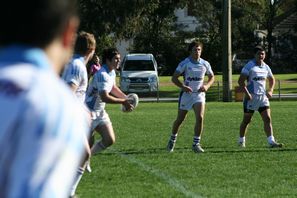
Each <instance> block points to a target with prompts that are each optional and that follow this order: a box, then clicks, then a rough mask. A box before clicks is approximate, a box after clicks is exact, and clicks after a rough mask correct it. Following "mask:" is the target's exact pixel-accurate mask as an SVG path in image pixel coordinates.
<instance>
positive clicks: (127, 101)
mask: <svg viewBox="0 0 297 198" xmlns="http://www.w3.org/2000/svg"><path fill="white" fill-rule="evenodd" d="M123 105H124V106H125V108H126V109H127V111H133V109H134V107H133V105H132V104H131V103H130V102H129V99H126V100H125V101H124V103H123Z"/></svg>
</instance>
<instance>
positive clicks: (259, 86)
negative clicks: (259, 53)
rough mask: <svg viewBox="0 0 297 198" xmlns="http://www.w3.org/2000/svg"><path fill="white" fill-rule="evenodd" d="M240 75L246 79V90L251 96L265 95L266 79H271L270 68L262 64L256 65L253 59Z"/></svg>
mask: <svg viewBox="0 0 297 198" xmlns="http://www.w3.org/2000/svg"><path fill="white" fill-rule="evenodd" d="M241 74H243V75H245V76H246V77H247V78H248V80H247V81H248V84H247V89H248V91H249V92H250V93H251V94H256V95H265V94H266V79H267V77H272V76H273V74H272V72H271V69H270V67H269V66H268V65H267V64H265V63H263V64H262V65H257V63H256V61H255V59H253V60H251V61H249V62H248V63H247V64H246V65H245V66H244V67H243V68H242V70H241Z"/></svg>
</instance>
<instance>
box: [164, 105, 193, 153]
mask: <svg viewBox="0 0 297 198" xmlns="http://www.w3.org/2000/svg"><path fill="white" fill-rule="evenodd" d="M187 113H188V111H186V110H182V109H179V110H178V113H177V116H176V119H175V121H174V122H173V125H172V131H171V135H170V138H169V141H168V144H167V150H168V151H169V152H173V150H174V146H175V142H176V138H177V134H178V131H179V128H180V126H181V124H182V123H183V121H184V120H185V118H186V117H187Z"/></svg>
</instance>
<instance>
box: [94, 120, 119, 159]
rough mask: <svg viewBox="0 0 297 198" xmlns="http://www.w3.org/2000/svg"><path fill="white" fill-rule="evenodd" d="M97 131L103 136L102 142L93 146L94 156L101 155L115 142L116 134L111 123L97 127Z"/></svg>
mask: <svg viewBox="0 0 297 198" xmlns="http://www.w3.org/2000/svg"><path fill="white" fill-rule="evenodd" d="M96 131H98V132H99V134H100V135H101V140H99V141H98V142H97V143H96V144H94V145H93V147H92V149H91V153H92V155H94V154H97V153H100V152H101V151H103V150H105V149H106V148H107V147H109V146H111V145H112V144H114V142H115V134H114V130H113V127H112V124H111V123H108V124H104V125H100V126H97V127H96Z"/></svg>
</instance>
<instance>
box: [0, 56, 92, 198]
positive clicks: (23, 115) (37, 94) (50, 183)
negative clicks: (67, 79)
mask: <svg viewBox="0 0 297 198" xmlns="http://www.w3.org/2000/svg"><path fill="white" fill-rule="evenodd" d="M4 64H6V63H5V62H3V61H2V60H1V57H0V74H1V75H0V149H1V155H0V167H1V169H0V197H41V195H46V194H48V195H50V194H51V193H53V192H55V193H57V195H59V194H64V195H66V194H67V193H68V190H67V189H69V186H70V185H71V181H72V179H73V175H74V173H75V170H76V167H77V165H78V163H79V160H80V156H81V155H82V152H83V137H84V135H85V134H83V133H82V131H85V132H86V133H87V130H88V126H87V118H86V116H82V115H84V112H83V110H82V109H81V108H73V107H74V106H77V107H78V106H79V104H80V103H79V102H78V101H76V100H75V99H74V95H73V94H72V93H71V91H70V90H69V88H68V87H66V85H65V83H64V82H63V81H62V80H60V79H59V77H58V76H57V75H55V73H54V72H53V71H51V69H49V68H48V67H46V66H45V67H43V66H41V67H38V66H36V65H33V64H27V63H18V64H14V65H9V66H6V65H4ZM45 65H46V64H45ZM83 119H85V120H83ZM62 172H63V174H61V173H62ZM49 173H51V175H59V174H60V175H64V177H65V174H66V176H68V177H66V179H65V178H59V177H51V178H49V177H48V174H49ZM52 178H55V179H52ZM56 178H58V179H56ZM11 181H13V182H11ZM67 181H68V182H67ZM23 189H27V191H25V192H24V191H23ZM45 189H46V190H45ZM54 197H55V196H54Z"/></svg>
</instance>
